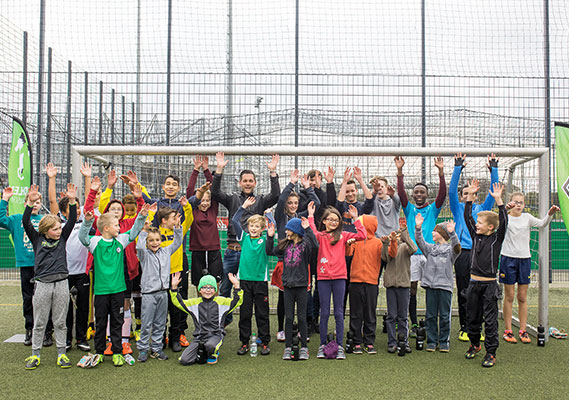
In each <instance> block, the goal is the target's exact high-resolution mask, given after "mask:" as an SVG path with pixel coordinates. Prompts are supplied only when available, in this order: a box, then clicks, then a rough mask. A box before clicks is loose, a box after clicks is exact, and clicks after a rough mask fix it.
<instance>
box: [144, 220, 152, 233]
mask: <svg viewBox="0 0 569 400" xmlns="http://www.w3.org/2000/svg"><path fill="white" fill-rule="evenodd" d="M151 226H152V221H150V220H149V219H148V218H146V220H145V221H144V227H143V228H142V230H143V231H145V232H148V230H149V229H150V227H151Z"/></svg>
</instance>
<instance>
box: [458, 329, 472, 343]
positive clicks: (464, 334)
mask: <svg viewBox="0 0 569 400" xmlns="http://www.w3.org/2000/svg"><path fill="white" fill-rule="evenodd" d="M458 340H460V341H461V342H468V341H469V340H470V339H469V338H468V333H467V332H466V331H462V330H461V331H459V332H458Z"/></svg>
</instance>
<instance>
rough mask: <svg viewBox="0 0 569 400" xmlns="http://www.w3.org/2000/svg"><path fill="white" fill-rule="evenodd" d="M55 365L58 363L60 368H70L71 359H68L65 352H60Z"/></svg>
mask: <svg viewBox="0 0 569 400" xmlns="http://www.w3.org/2000/svg"><path fill="white" fill-rule="evenodd" d="M57 365H59V366H60V367H61V368H71V361H69V357H67V354H61V355H60V356H59V357H57Z"/></svg>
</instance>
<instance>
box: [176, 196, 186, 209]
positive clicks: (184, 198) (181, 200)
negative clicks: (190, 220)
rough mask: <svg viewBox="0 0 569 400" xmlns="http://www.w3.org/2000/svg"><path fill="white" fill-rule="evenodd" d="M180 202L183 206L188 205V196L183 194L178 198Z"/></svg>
mask: <svg viewBox="0 0 569 400" xmlns="http://www.w3.org/2000/svg"><path fill="white" fill-rule="evenodd" d="M178 203H180V204H181V205H182V207H186V205H187V204H188V199H187V198H186V196H182V197H180V198H179V199H178Z"/></svg>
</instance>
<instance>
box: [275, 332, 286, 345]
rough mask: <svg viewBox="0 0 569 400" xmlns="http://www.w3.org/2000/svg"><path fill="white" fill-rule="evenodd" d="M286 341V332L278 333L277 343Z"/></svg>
mask: <svg viewBox="0 0 569 400" xmlns="http://www.w3.org/2000/svg"><path fill="white" fill-rule="evenodd" d="M284 341H285V333H284V331H278V332H277V342H284Z"/></svg>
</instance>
